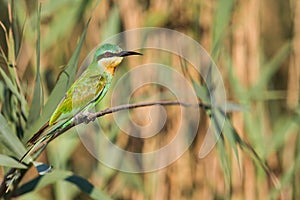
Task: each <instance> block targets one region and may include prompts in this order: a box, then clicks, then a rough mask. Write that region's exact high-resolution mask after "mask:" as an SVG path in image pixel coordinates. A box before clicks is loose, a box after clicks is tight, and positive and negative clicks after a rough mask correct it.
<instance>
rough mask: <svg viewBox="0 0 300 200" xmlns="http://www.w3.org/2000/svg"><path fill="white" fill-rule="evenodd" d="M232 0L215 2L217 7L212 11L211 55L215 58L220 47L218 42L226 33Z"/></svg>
mask: <svg viewBox="0 0 300 200" xmlns="http://www.w3.org/2000/svg"><path fill="white" fill-rule="evenodd" d="M233 3H234V1H233V0H219V1H218V2H217V6H216V7H217V8H216V11H215V12H214V13H215V15H214V21H213V41H212V57H213V59H216V57H217V56H218V54H219V52H220V50H221V48H220V43H221V42H222V39H223V37H224V33H226V28H227V27H228V25H229V22H230V20H231V15H232V8H233Z"/></svg>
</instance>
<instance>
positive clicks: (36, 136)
mask: <svg viewBox="0 0 300 200" xmlns="http://www.w3.org/2000/svg"><path fill="white" fill-rule="evenodd" d="M48 127H49V121H47V122H46V123H45V124H44V125H43V126H42V127H41V128H40V129H39V130H38V131H37V132H36V133H35V134H34V135H33V136H32V137H31V138H30V139H29V140H28V141H27V144H28V145H34V143H36V141H37V140H38V138H40V136H41V135H42V134H43V133H44V131H45V130H46V129H47V128H48Z"/></svg>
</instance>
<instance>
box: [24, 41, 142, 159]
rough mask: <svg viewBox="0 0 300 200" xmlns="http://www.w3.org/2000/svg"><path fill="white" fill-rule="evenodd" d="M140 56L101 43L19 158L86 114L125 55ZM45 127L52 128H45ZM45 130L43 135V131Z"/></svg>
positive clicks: (102, 95)
mask: <svg viewBox="0 0 300 200" xmlns="http://www.w3.org/2000/svg"><path fill="white" fill-rule="evenodd" d="M130 55H142V54H141V53H138V52H134V51H124V50H122V49H121V48H120V47H119V46H117V45H113V44H104V45H102V46H100V47H99V48H98V49H97V50H96V51H95V53H94V57H93V61H92V63H91V64H90V65H89V66H88V67H87V68H86V69H85V71H84V72H83V73H82V74H81V75H80V76H79V78H78V79H77V80H76V81H75V82H74V83H73V84H72V86H71V87H70V88H69V90H68V91H67V92H66V94H65V96H64V97H63V99H62V100H61V101H60V103H59V104H58V106H57V107H56V109H55V111H54V112H53V114H52V116H51V117H50V120H49V122H47V123H46V124H45V125H44V126H43V127H42V128H41V129H40V130H39V131H38V132H37V133H36V134H34V136H33V137H32V138H31V139H30V140H29V141H28V142H27V143H29V144H31V145H32V147H31V148H30V149H29V150H28V152H27V153H26V154H25V155H24V156H23V157H22V158H21V159H20V161H22V160H23V159H24V158H25V157H26V156H27V155H28V154H30V153H31V152H32V151H33V149H34V148H35V147H36V146H37V145H38V144H41V143H42V142H43V141H45V140H46V139H48V138H50V137H51V136H53V134H54V133H55V130H57V129H59V128H63V127H66V126H67V125H68V124H69V123H70V122H71V121H72V120H74V118H75V117H76V116H79V115H87V114H88V112H89V110H91V109H92V108H94V107H95V105H97V104H98V103H99V102H100V101H101V100H102V99H103V97H104V96H105V95H106V93H107V91H108V89H109V87H110V85H111V82H112V79H113V77H114V73H115V69H116V68H117V66H119V65H120V64H121V62H122V60H123V58H124V57H126V56H130ZM48 127H55V128H52V131H51V129H50V131H45V130H46V129H47V128H48ZM44 132H46V133H45V134H43V133H44Z"/></svg>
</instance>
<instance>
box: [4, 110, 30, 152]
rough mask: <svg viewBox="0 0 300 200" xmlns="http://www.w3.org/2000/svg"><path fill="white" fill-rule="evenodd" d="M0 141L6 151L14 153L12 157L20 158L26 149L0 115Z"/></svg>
mask: <svg viewBox="0 0 300 200" xmlns="http://www.w3.org/2000/svg"><path fill="white" fill-rule="evenodd" d="M0 141H1V143H2V144H3V145H4V146H5V147H6V149H7V150H8V151H10V152H13V153H14V154H13V155H14V156H17V157H21V156H23V154H24V153H25V152H26V148H25V147H24V145H23V144H22V143H21V141H20V140H19V138H18V137H17V136H16V135H15V134H14V133H13V131H12V130H11V128H10V127H9V125H8V123H7V121H6V119H5V118H4V117H3V115H2V114H0Z"/></svg>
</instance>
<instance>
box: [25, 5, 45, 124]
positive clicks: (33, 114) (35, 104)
mask: <svg viewBox="0 0 300 200" xmlns="http://www.w3.org/2000/svg"><path fill="white" fill-rule="evenodd" d="M37 15H38V17H37V41H36V77H35V86H34V93H33V99H32V103H31V107H30V111H29V116H28V125H30V124H32V123H33V122H34V121H35V120H36V119H37V118H38V117H39V116H40V113H41V110H42V106H43V99H42V97H43V91H42V83H41V76H40V44H41V41H40V39H41V38H40V21H41V5H40V6H39V10H38V14H37Z"/></svg>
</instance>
